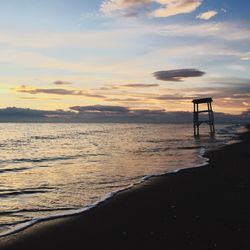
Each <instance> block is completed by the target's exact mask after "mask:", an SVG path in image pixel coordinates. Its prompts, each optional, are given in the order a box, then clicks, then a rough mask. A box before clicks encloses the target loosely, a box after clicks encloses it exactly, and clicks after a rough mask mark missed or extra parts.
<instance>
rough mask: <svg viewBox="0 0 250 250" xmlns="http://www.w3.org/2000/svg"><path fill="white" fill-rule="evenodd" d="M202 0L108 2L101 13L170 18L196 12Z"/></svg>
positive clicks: (117, 0)
mask: <svg viewBox="0 0 250 250" xmlns="http://www.w3.org/2000/svg"><path fill="white" fill-rule="evenodd" d="M201 3H202V0H106V1H104V2H103V3H102V5H101V8H100V9H101V11H102V12H103V13H104V14H106V15H111V16H112V15H113V16H136V15H139V14H140V13H144V14H145V13H146V14H147V15H148V16H149V17H169V16H174V15H178V14H184V13H190V12H192V11H194V10H196V9H197V8H198V7H199V6H200V5H201Z"/></svg>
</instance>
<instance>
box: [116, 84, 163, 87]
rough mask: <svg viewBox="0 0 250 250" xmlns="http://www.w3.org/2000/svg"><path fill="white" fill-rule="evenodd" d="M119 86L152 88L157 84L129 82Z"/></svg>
mask: <svg viewBox="0 0 250 250" xmlns="http://www.w3.org/2000/svg"><path fill="white" fill-rule="evenodd" d="M120 86H123V87H128V88H152V87H158V86H159V84H146V83H131V84H124V85H120Z"/></svg>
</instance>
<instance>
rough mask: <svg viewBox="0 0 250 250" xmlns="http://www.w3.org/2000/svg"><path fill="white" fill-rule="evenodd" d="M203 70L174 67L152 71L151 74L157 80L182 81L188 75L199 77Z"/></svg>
mask: <svg viewBox="0 0 250 250" xmlns="http://www.w3.org/2000/svg"><path fill="white" fill-rule="evenodd" d="M204 74H205V72H203V71H200V70H197V69H175V70H165V71H157V72H154V73H153V75H154V77H155V78H156V79H157V80H162V81H171V82H182V81H183V79H184V78H188V77H200V76H203V75H204Z"/></svg>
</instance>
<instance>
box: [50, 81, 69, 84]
mask: <svg viewBox="0 0 250 250" xmlns="http://www.w3.org/2000/svg"><path fill="white" fill-rule="evenodd" d="M54 84H55V85H71V84H72V82H68V81H55V82H54Z"/></svg>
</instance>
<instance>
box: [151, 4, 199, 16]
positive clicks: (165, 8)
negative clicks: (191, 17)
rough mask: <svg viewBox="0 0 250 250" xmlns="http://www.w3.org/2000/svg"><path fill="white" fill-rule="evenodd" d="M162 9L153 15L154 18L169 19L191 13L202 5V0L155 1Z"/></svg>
mask: <svg viewBox="0 0 250 250" xmlns="http://www.w3.org/2000/svg"><path fill="white" fill-rule="evenodd" d="M154 2H156V3H158V4H160V7H159V8H158V9H156V10H155V11H153V12H152V13H151V16H153V17H169V16H175V15H178V14H186V13H191V12H193V11H194V10H196V9H197V8H198V7H199V6H200V5H201V3H202V0H155V1H154Z"/></svg>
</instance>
